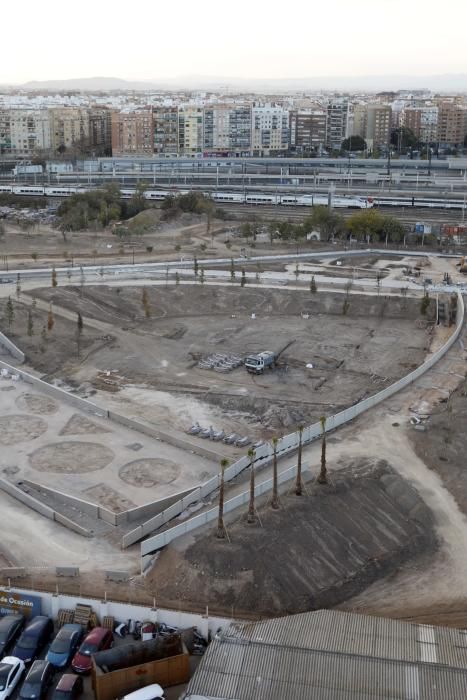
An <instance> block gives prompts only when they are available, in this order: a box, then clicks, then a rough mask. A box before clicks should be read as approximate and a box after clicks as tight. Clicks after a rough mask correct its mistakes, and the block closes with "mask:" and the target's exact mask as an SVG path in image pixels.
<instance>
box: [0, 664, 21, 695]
mask: <svg viewBox="0 0 467 700" xmlns="http://www.w3.org/2000/svg"><path fill="white" fill-rule="evenodd" d="M25 670H26V666H25V665H24V663H23V662H22V661H21V659H17V658H16V657H14V656H5V658H4V659H2V661H0V700H6V698H9V697H10V695H11V694H12V693H13V691H14V689H15V688H16V686H17V685H18V683H19V682H20V680H21V678H22V677H23V673H24V671H25Z"/></svg>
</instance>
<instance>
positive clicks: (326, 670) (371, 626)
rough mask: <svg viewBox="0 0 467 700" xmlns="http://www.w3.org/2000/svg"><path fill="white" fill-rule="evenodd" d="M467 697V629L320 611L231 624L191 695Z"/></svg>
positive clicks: (328, 699) (334, 699) (324, 699)
mask: <svg viewBox="0 0 467 700" xmlns="http://www.w3.org/2000/svg"><path fill="white" fill-rule="evenodd" d="M466 691H467V632H466V631H463V630H457V629H449V628H443V627H431V626H427V625H418V624H414V623H407V622H399V621H395V620H388V619H384V618H377V617H370V616H365V615H356V614H353V613H345V612H338V611H333V610H320V611H317V612H311V613H303V614H300V615H293V616H290V617H283V618H278V619H273V620H265V621H262V622H255V623H246V624H238V623H237V624H233V625H231V626H230V627H229V628H228V630H227V631H226V632H225V633H224V634H223V635H222V636H221V637H220V638H218V639H216V640H214V641H213V643H212V644H211V645H210V647H209V649H208V651H207V653H206V655H205V657H204V658H203V660H202V662H201V664H200V666H199V668H198V671H197V673H196V674H195V675H194V677H193V678H192V680H191V682H190V684H189V686H188V690H187V696H186V697H187V699H191V700H195V698H196V700H198V699H201V698H203V699H210V698H223V699H225V700H247V699H250V698H256V699H257V700H260V699H262V698H268V700H275V699H277V700H283V698H288V699H289V698H290V699H291V698H293V699H295V698H296V699H297V700H302V699H303V700H305V699H307V700H308V699H309V698H313V699H314V700H340V699H342V700H344V698H345V699H348V698H355V699H356V698H368V700H370V698H371V699H375V698H406V699H407V700H417V699H419V698H423V699H424V700H428V699H430V700H431V699H433V700H434V699H435V698H436V699H439V700H441V699H443V700H444V699H446V698H449V699H450V700H457V699H458V698H459V700H460V699H461V698H462V699H464V698H465V697H466Z"/></svg>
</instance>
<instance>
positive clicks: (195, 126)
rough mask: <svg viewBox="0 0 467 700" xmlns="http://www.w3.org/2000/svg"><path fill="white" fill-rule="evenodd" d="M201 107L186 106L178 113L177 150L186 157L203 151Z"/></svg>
mask: <svg viewBox="0 0 467 700" xmlns="http://www.w3.org/2000/svg"><path fill="white" fill-rule="evenodd" d="M203 112H204V110H203V107H197V106H194V105H186V106H183V107H182V108H180V109H179V111H178V150H179V152H180V153H185V154H186V155H187V156H189V155H195V154H196V153H202V151H203V136H204V127H203V122H204V119H203V116H204V114H203Z"/></svg>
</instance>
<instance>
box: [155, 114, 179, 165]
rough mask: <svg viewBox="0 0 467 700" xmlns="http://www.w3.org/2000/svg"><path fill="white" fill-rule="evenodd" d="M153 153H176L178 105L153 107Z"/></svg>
mask: <svg viewBox="0 0 467 700" xmlns="http://www.w3.org/2000/svg"><path fill="white" fill-rule="evenodd" d="M153 120H154V153H155V154H156V155H161V154H168V155H177V153H178V107H155V108H154V110H153Z"/></svg>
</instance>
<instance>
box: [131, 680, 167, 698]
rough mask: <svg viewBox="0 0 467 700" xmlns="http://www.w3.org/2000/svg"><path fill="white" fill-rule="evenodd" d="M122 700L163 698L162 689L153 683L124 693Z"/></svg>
mask: <svg viewBox="0 0 467 700" xmlns="http://www.w3.org/2000/svg"><path fill="white" fill-rule="evenodd" d="M122 700H164V691H163V690H162V688H161V687H160V685H159V684H158V683H153V684H152V685H147V686H146V687H145V688H140V689H139V690H135V691H133V693H129V694H128V695H125V696H124V697H123V698H122Z"/></svg>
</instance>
